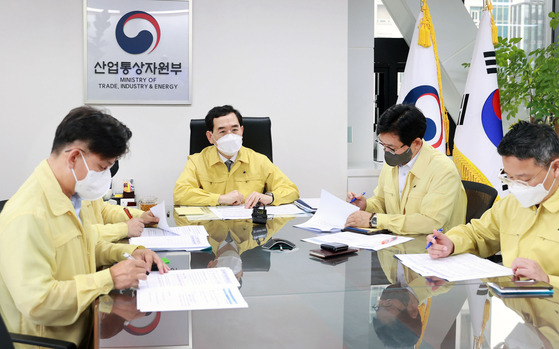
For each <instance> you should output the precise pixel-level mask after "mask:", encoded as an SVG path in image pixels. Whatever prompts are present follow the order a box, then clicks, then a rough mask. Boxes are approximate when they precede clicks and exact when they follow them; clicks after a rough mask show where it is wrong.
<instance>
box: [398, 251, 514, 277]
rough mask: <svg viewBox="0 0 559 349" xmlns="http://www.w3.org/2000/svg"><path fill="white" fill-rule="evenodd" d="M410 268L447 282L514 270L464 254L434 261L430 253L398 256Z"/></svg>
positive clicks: (507, 272)
mask: <svg viewBox="0 0 559 349" xmlns="http://www.w3.org/2000/svg"><path fill="white" fill-rule="evenodd" d="M394 257H396V258H398V259H399V260H401V261H402V263H403V264H404V265H405V266H407V267H408V268H411V269H413V270H414V271H415V272H417V273H418V274H419V275H421V276H436V277H439V278H441V279H444V280H447V281H463V280H472V279H483V278H490V277H498V276H505V275H512V274H513V273H512V269H511V268H507V267H503V266H502V265H499V264H497V263H493V262H491V261H490V260H487V259H483V258H480V257H477V256H474V255H473V254H470V253H463V254H459V255H455V256H449V257H446V258H439V259H432V258H431V257H429V254H428V253H421V254H396V255H394Z"/></svg>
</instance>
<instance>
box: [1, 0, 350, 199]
mask: <svg viewBox="0 0 559 349" xmlns="http://www.w3.org/2000/svg"><path fill="white" fill-rule="evenodd" d="M82 5H83V4H82V2H81V1H77V0H57V1H53V0H45V1H35V2H33V7H32V10H31V9H30V7H29V4H28V2H27V1H2V2H0V13H2V15H3V16H2V18H3V19H2V21H0V32H1V33H3V34H2V35H1V38H0V47H1V51H0V52H1V54H0V63H1V64H0V66H1V67H2V74H1V75H2V78H1V79H0V81H1V83H0V106H1V109H0V110H1V111H0V120H1V121H2V122H1V124H0V149H2V150H1V153H0V154H1V155H0V162H1V163H2V170H1V171H0V179H1V183H2V185H1V186H0V199H4V198H9V197H10V196H11V195H13V194H14V193H15V191H16V190H17V188H18V187H19V186H20V185H21V184H22V183H23V181H24V180H25V179H26V178H27V177H28V176H29V174H30V173H31V172H32V171H33V169H34V168H35V166H36V165H37V164H38V163H39V161H41V160H42V159H44V158H46V157H48V155H49V152H50V147H51V142H52V138H53V136H54V131H55V129H56V126H57V125H58V123H59V122H60V121H61V120H62V118H63V117H64V116H65V115H66V114H67V112H68V111H69V110H70V109H71V108H73V107H76V106H79V105H81V104H83V102H84V99H83V85H84V77H83V73H82V69H83V23H82V20H83V19H82V17H83V15H82ZM347 7H348V5H347V2H346V1H339V0H305V1H300V0H284V1H272V0H236V1H230V0H194V2H193V8H192V9H193V62H192V64H193V99H192V100H193V102H192V105H190V106H142V105H137V106H116V105H112V106H107V107H108V109H109V110H110V111H111V113H112V114H113V115H114V116H115V117H117V118H118V119H120V120H121V121H123V122H124V123H125V124H126V125H127V126H128V127H130V129H131V130H132V132H133V133H134V136H133V137H132V140H131V148H130V149H131V152H130V154H129V155H127V157H126V158H124V159H123V160H122V161H121V167H120V171H119V173H118V174H117V179H121V178H126V177H133V178H134V179H135V182H136V191H137V194H138V195H145V194H153V195H156V196H158V197H159V198H160V199H164V200H166V201H167V203H168V204H169V203H171V202H172V190H173V186H174V183H175V180H176V179H177V177H178V176H179V174H180V172H181V170H182V168H183V166H184V164H185V161H186V156H187V154H188V140H189V136H190V135H189V128H188V124H189V120H190V119H191V118H201V117H204V116H205V114H206V112H207V111H208V110H209V109H210V108H212V107H213V106H215V105H222V104H232V105H233V106H235V107H236V108H237V109H239V110H240V111H241V113H243V115H246V116H269V117H271V119H272V133H273V145H274V162H275V163H276V164H277V165H278V166H279V167H280V168H281V169H282V170H283V171H284V172H285V173H286V174H287V175H288V176H289V177H290V178H291V179H292V180H293V181H294V182H295V183H296V184H297V185H298V186H299V189H300V192H301V195H302V196H306V197H309V196H314V197H316V196H319V195H320V189H321V188H326V189H327V190H330V191H331V192H333V193H334V194H336V195H338V196H340V197H344V196H345V190H346V171H347V170H346V168H347V143H346V127H347V109H348V103H347V76H348V73H347V71H348V67H347V65H348V64H347V60H348V58H347V55H348V53H347V52H348V50H347V47H348V41H347V36H348V19H347V18H348V8H347Z"/></svg>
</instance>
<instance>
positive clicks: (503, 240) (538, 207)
mask: <svg viewBox="0 0 559 349" xmlns="http://www.w3.org/2000/svg"><path fill="white" fill-rule="evenodd" d="M497 151H498V152H499V155H501V157H502V160H503V171H502V173H501V175H500V176H499V177H500V179H501V181H503V183H505V184H507V185H508V189H509V190H510V192H511V193H512V195H507V196H506V197H505V198H504V199H502V200H499V201H497V202H496V203H495V204H494V205H493V207H491V208H490V209H489V210H487V211H486V212H485V213H484V214H483V216H481V218H480V219H473V220H472V221H471V222H470V223H469V224H467V225H460V226H458V227H456V228H454V229H452V230H450V231H449V232H448V233H446V235H445V234H440V233H438V232H436V233H434V235H429V236H427V239H428V241H430V242H432V243H433V244H432V245H431V247H429V249H428V252H429V254H430V255H431V257H432V258H441V257H446V256H448V255H450V254H459V253H465V252H470V253H473V254H476V255H478V256H481V257H488V256H491V255H494V254H495V253H496V252H498V251H501V254H502V256H503V265H504V266H506V267H510V268H512V270H513V272H514V274H515V275H517V276H521V277H527V278H531V279H534V280H539V281H546V282H549V283H551V284H553V285H554V286H555V287H559V263H557V261H558V260H559V219H557V217H558V214H559V192H558V191H557V187H559V180H557V178H558V177H559V138H558V137H557V134H556V133H555V131H554V130H553V128H551V127H550V126H548V125H543V124H531V123H528V122H525V121H520V122H518V123H517V124H515V125H514V126H513V127H512V128H511V129H510V131H509V132H508V133H507V134H506V135H505V136H504V137H503V139H502V140H501V142H500V143H499V146H498V147H497ZM434 237H436V239H434Z"/></svg>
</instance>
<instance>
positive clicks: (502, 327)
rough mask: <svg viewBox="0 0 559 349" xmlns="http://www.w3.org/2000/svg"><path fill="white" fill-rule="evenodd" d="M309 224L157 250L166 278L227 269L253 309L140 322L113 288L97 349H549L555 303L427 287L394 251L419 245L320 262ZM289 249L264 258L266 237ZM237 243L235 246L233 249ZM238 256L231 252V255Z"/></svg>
mask: <svg viewBox="0 0 559 349" xmlns="http://www.w3.org/2000/svg"><path fill="white" fill-rule="evenodd" d="M307 219H309V217H308V216H304V217H276V218H274V219H270V220H268V222H267V224H266V225H265V226H264V225H254V224H253V223H252V222H251V221H250V220H231V221H222V220H213V221H194V222H189V221H188V220H187V219H185V218H184V217H178V216H175V224H176V225H187V224H203V225H204V226H205V227H206V229H207V231H208V233H209V241H210V244H211V245H212V251H211V252H210V251H208V252H192V253H188V252H180V251H179V252H177V251H175V252H160V255H161V256H162V257H167V258H168V259H169V261H170V266H171V268H173V269H187V268H193V269H194V268H207V267H208V266H210V267H211V266H215V265H216V264H217V265H229V266H230V267H231V268H232V269H233V270H234V272H235V274H236V275H237V276H238V278H240V281H241V288H240V291H241V293H242V295H243V297H244V298H245V300H246V301H247V303H248V308H243V309H222V310H196V311H175V312H157V313H141V312H139V311H138V310H136V302H135V298H134V296H135V294H134V292H133V291H130V290H125V291H113V293H111V294H110V295H107V296H103V297H101V298H100V299H99V302H98V305H97V306H96V319H95V320H96V321H95V331H94V332H95V333H94V336H95V344H96V346H97V347H100V348H145V347H148V348H384V347H391V348H392V347H398V348H405V347H409V348H413V347H416V348H472V347H476V346H477V347H479V348H495V347H497V348H507V347H511V348H512V347H515V348H555V347H559V334H558V328H559V296H557V295H556V296H554V297H552V298H507V299H501V298H498V297H497V296H494V295H493V294H492V292H491V291H489V290H488V288H487V286H486V285H485V284H484V283H483V282H481V281H480V280H471V281H468V282H461V283H444V282H440V285H439V286H436V287H432V286H429V285H428V282H427V280H426V279H425V278H423V277H421V276H419V275H417V274H416V273H414V272H413V271H412V270H410V269H408V268H406V267H405V266H402V265H401V264H399V262H398V261H397V259H395V258H393V255H394V254H395V253H423V252H425V237H424V236H418V237H417V238H416V239H414V240H412V241H409V242H406V243H404V244H400V245H397V246H393V247H390V248H386V249H383V250H380V251H378V252H375V251H368V250H360V251H358V252H357V253H356V254H353V255H348V256H345V257H344V256H341V257H337V258H336V259H331V260H328V259H326V260H321V259H318V258H315V257H311V256H310V255H309V250H310V249H315V248H318V246H317V245H314V244H310V243H307V242H303V241H301V239H303V238H307V237H312V236H315V234H314V233H312V232H309V231H306V230H302V229H298V228H295V227H293V225H294V224H298V223H302V222H304V221H306V220H307ZM276 238H281V239H287V240H289V241H291V242H293V243H295V244H296V248H295V249H293V250H283V251H268V250H265V249H263V248H262V247H261V245H263V244H264V243H266V242H267V241H269V240H270V239H276ZM232 244H233V245H235V248H234V249H232V248H231V245H232ZM232 251H233V252H232Z"/></svg>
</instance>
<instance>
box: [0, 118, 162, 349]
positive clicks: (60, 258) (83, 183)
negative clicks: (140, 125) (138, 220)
mask: <svg viewBox="0 0 559 349" xmlns="http://www.w3.org/2000/svg"><path fill="white" fill-rule="evenodd" d="M131 136H132V132H131V131H130V130H129V129H128V128H127V127H126V126H125V125H123V124H122V123H121V122H120V121H118V120H116V119H115V118H113V117H112V116H110V115H107V114H105V113H103V112H101V111H99V110H97V109H94V108H91V107H80V108H76V109H73V110H72V111H70V113H69V114H68V115H67V116H66V117H65V118H64V120H63V121H62V122H61V123H60V125H58V128H57V129H56V133H55V137H54V141H53V146H52V151H51V154H50V156H49V157H48V158H47V159H46V160H43V161H42V162H41V163H40V164H39V165H38V166H37V168H36V169H35V171H34V172H33V174H32V175H31V176H30V177H29V178H28V179H27V180H26V181H25V183H24V184H23V185H22V186H21V188H20V189H19V190H18V191H17V192H16V193H15V194H14V195H13V196H12V197H11V198H10V200H9V202H8V203H7V204H6V205H5V206H4V209H3V210H2V213H1V214H0V266H1V268H0V315H2V318H3V319H4V321H5V323H6V326H7V327H8V330H9V331H10V332H15V333H22V334H29V335H36V336H45V337H50V338H56V339H63V340H67V341H71V342H74V343H76V344H77V345H78V347H89V346H88V344H89V343H88V341H89V340H90V336H88V333H89V329H90V328H91V326H92V324H93V309H92V302H93V301H94V300H95V299H96V298H97V297H98V296H100V295H103V294H107V293H109V291H111V290H112V289H125V288H129V287H136V286H138V283H139V280H140V279H142V280H143V279H146V274H147V273H148V272H149V270H151V265H152V263H155V264H157V267H158V269H159V271H160V272H162V273H164V272H167V271H168V267H166V266H165V264H164V263H163V262H162V261H161V259H160V258H159V257H158V256H157V255H156V254H155V253H154V252H152V251H150V250H146V249H143V248H140V247H139V246H136V245H124V244H112V243H110V242H108V241H104V240H100V239H99V236H98V234H95V233H91V232H90V231H89V230H86V229H84V227H85V226H87V225H89V224H92V223H95V222H91V221H89V220H88V218H87V217H86V216H80V211H81V209H82V208H81V201H82V200H97V199H99V198H100V197H102V196H103V195H104V194H105V192H106V191H107V189H108V188H109V185H110V178H111V175H110V172H109V168H110V167H111V166H112V165H113V163H114V162H115V160H116V159H117V158H118V157H120V156H121V155H122V154H124V153H125V152H126V151H127V150H128V141H129V139H130V137H131ZM80 217H81V218H80ZM125 254H130V255H132V257H133V258H132V259H126V257H125ZM113 263H116V264H114V265H113V266H112V267H110V268H107V269H104V270H102V271H97V268H99V267H101V266H109V265H112V264H113Z"/></svg>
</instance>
